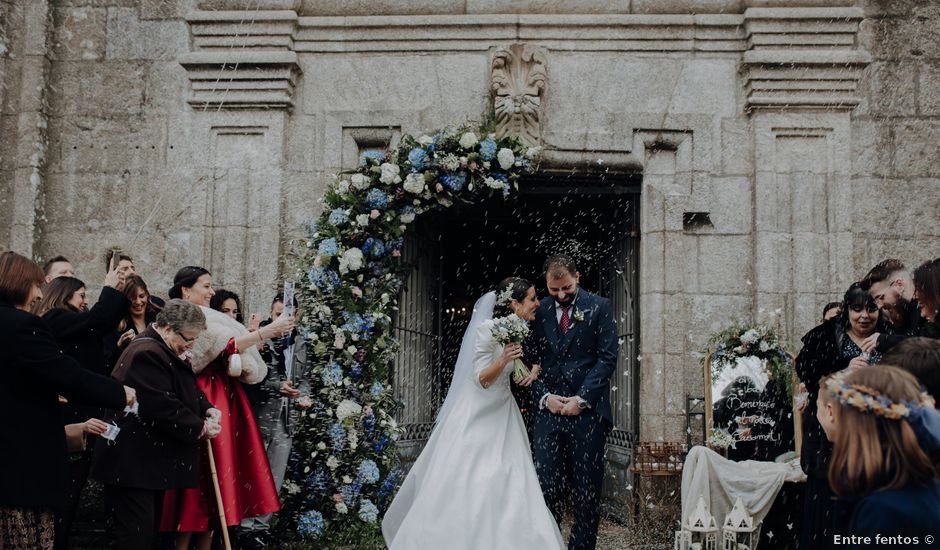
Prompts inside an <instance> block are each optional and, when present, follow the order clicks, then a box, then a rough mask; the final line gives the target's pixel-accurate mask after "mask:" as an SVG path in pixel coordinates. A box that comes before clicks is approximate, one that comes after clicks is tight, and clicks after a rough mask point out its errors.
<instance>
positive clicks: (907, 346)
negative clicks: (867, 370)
mask: <svg viewBox="0 0 940 550" xmlns="http://www.w3.org/2000/svg"><path fill="white" fill-rule="evenodd" d="M881 365H891V366H894V367H898V368H899V369H901V370H906V371H907V372H909V373H911V374H913V375H914V377H915V378H917V380H919V381H920V383H921V384H923V386H924V388H926V389H927V393H929V394H930V395H932V396H934V397H937V396H940V340H934V339H933V338H924V337H923V336H915V337H913V338H905V339H904V340H901V341H900V342H898V344H897V345H896V346H894V347H893V348H891V350H889V351H888V353H886V354H885V355H884V357H882V358H881V362H880V363H879V365H878V366H879V367H880V366H881Z"/></svg>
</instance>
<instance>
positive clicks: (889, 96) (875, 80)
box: [856, 61, 917, 117]
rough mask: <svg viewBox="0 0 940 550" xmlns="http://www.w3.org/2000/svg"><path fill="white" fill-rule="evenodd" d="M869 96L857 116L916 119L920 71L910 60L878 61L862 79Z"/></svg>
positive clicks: (861, 105) (863, 100)
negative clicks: (909, 117) (911, 117)
mask: <svg viewBox="0 0 940 550" xmlns="http://www.w3.org/2000/svg"><path fill="white" fill-rule="evenodd" d="M862 78H863V80H864V81H865V84H864V87H865V89H866V91H867V92H868V93H867V94H865V95H863V96H862V97H863V99H862V103H861V104H860V105H859V107H858V109H857V111H856V113H857V114H858V115H871V116H877V117H882V116H893V117H896V116H913V115H915V114H916V113H917V105H916V100H915V98H916V97H917V93H916V90H915V86H916V81H917V71H916V70H915V65H913V64H912V63H911V62H910V61H904V62H900V61H875V62H873V63H872V64H871V65H869V66H868V68H866V69H865V72H864V73H863V76H862Z"/></svg>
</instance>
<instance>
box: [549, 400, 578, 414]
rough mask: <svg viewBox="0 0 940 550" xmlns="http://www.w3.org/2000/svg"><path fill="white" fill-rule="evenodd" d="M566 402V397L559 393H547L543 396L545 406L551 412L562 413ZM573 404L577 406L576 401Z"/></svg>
mask: <svg viewBox="0 0 940 550" xmlns="http://www.w3.org/2000/svg"><path fill="white" fill-rule="evenodd" d="M567 404H568V398H567V397H562V396H560V395H549V396H548V397H546V398H545V408H547V409H548V411H549V412H550V413H552V414H562V411H563V410H564V408H565V405H567ZM575 406H577V403H575Z"/></svg>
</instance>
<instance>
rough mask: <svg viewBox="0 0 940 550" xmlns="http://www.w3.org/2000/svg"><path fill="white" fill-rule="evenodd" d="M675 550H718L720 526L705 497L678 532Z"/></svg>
mask: <svg viewBox="0 0 940 550" xmlns="http://www.w3.org/2000/svg"><path fill="white" fill-rule="evenodd" d="M673 550H718V526H717V525H716V524H715V518H714V517H713V516H712V515H711V514H709V513H708V506H707V505H706V504H705V499H704V498H703V497H701V496H700V497H698V502H697V503H696V505H695V509H694V510H693V511H692V513H691V514H690V515H689V517H688V518H687V519H686V521H685V523H683V524H682V529H681V530H679V531H676V540H675V543H674V544H673Z"/></svg>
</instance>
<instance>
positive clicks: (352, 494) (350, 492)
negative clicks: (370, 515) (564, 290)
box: [339, 480, 362, 506]
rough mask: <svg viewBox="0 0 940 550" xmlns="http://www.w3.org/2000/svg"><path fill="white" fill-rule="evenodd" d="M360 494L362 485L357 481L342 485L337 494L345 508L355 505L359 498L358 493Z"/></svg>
mask: <svg viewBox="0 0 940 550" xmlns="http://www.w3.org/2000/svg"><path fill="white" fill-rule="evenodd" d="M361 492H362V483H361V482H359V481H358V480H357V481H354V482H352V483H351V484H349V485H343V486H342V487H340V489H339V493H340V494H341V495H343V502H344V503H345V504H346V505H347V506H353V505H355V503H356V500H357V499H358V498H359V493H361Z"/></svg>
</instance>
